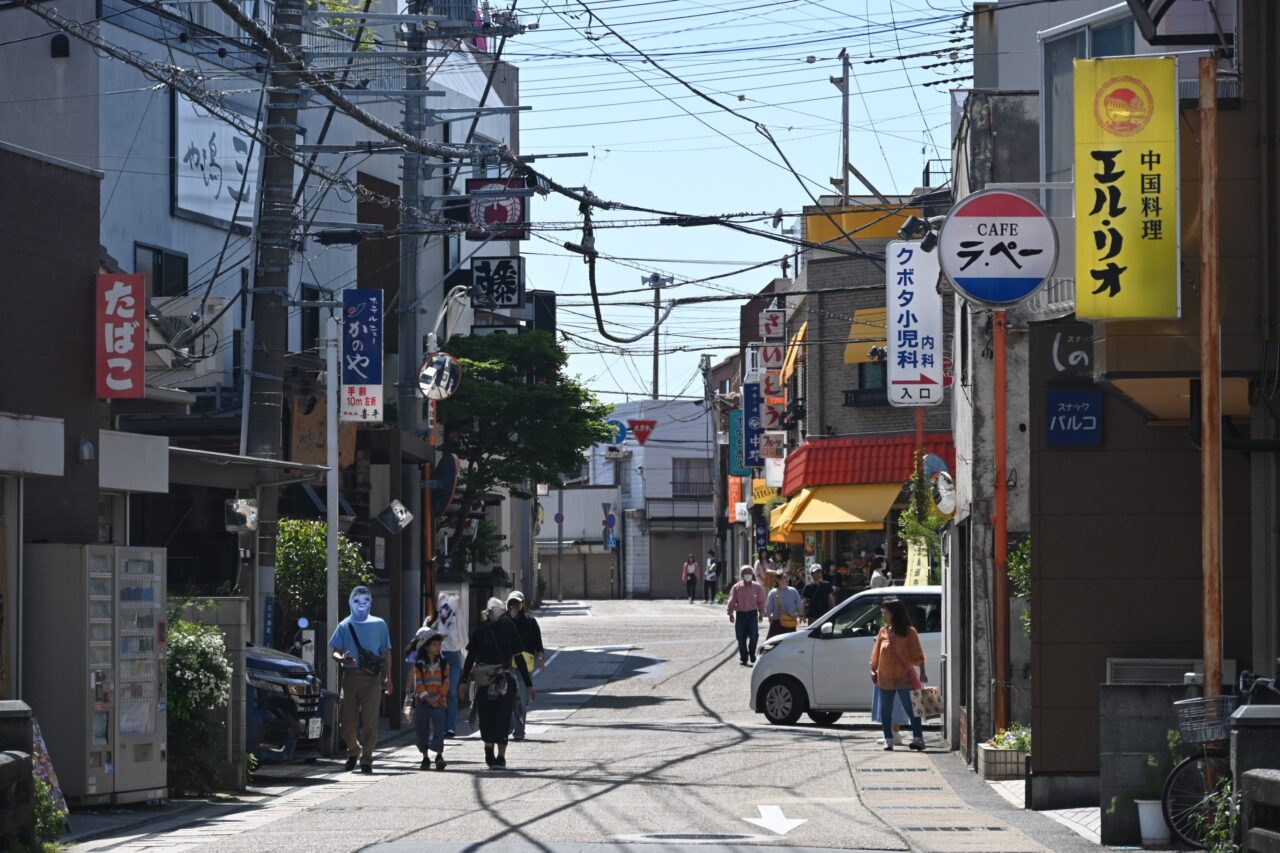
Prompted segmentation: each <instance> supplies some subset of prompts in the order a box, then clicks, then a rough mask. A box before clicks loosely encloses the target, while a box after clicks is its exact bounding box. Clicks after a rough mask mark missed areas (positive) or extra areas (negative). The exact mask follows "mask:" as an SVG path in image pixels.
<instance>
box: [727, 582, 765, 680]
mask: <svg viewBox="0 0 1280 853" xmlns="http://www.w3.org/2000/svg"><path fill="white" fill-rule="evenodd" d="M740 575H741V577H742V580H740V581H738V582H737V583H735V584H734V585H733V589H731V590H729V603H728V605H727V607H726V609H727V610H728V611H729V621H730V622H731V623H733V631H734V634H735V635H736V636H737V638H738V662H739V663H740V664H742V665H743V666H748V663H747V659H748V658H750V660H751V663H755V662H756V644H757V643H758V642H759V641H760V617H761V616H762V615H764V587H762V586H760V584H758V583H756V580H755V572H753V571H752V570H751V567H750V566H743V567H742V569H741V571H740Z"/></svg>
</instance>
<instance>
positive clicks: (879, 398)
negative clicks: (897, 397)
mask: <svg viewBox="0 0 1280 853" xmlns="http://www.w3.org/2000/svg"><path fill="white" fill-rule="evenodd" d="M844 404H845V405H846V406H854V407H857V406H887V405H889V392H888V391H887V390H886V389H884V388H854V389H851V390H849V391H845V392H844Z"/></svg>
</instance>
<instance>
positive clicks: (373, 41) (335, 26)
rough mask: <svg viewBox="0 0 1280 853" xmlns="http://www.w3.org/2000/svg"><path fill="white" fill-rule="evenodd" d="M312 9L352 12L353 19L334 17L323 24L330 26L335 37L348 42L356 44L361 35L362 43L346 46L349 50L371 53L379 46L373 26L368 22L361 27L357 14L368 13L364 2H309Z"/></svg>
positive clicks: (337, 0) (323, 0) (332, 0)
mask: <svg viewBox="0 0 1280 853" xmlns="http://www.w3.org/2000/svg"><path fill="white" fill-rule="evenodd" d="M307 5H308V6H309V7H310V8H311V9H313V10H316V11H322V12H351V13H353V15H352V17H350V18H348V17H345V16H344V17H334V18H329V19H328V20H326V21H323V22H322V23H324V24H326V25H327V26H328V29H329V31H330V32H331V33H333V35H334V36H336V37H339V38H345V39H346V40H347V41H348V42H354V41H355V38H356V34H357V33H358V34H359V35H360V43H359V44H357V45H356V46H355V47H354V48H352V47H350V46H349V45H347V46H345V48H344V49H347V50H358V51H371V50H373V49H374V48H376V47H377V46H378V43H379V40H378V39H377V38H376V37H375V36H374V34H373V31H372V24H371V23H369V22H366V23H365V25H364V26H363V27H361V20H360V18H359V16H358V14H357V13H359V12H363V11H367V9H366V5H365V3H364V0H309V2H308V4H307ZM329 47H331V48H333V49H335V50H336V49H338V48H340V47H343V46H342V45H338V44H334V45H330V46H329Z"/></svg>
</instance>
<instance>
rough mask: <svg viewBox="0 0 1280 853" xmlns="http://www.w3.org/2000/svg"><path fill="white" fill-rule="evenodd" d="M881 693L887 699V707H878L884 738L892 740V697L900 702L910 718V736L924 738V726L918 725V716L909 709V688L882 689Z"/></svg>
mask: <svg viewBox="0 0 1280 853" xmlns="http://www.w3.org/2000/svg"><path fill="white" fill-rule="evenodd" d="M881 695H882V696H883V697H884V698H885V699H887V700H888V702H889V707H888V708H884V707H882V708H881V709H880V725H881V726H882V727H883V728H884V739H885V740H886V741H892V740H893V712H892V711H891V710H890V708H892V707H893V701H894V697H895V696H896V697H897V699H898V701H899V702H901V703H902V708H903V710H905V711H906V712H907V716H908V717H909V718H910V719H911V737H912V738H914V739H915V740H920V741H922V740H924V728H923V727H922V726H921V725H920V718H919V717H917V716H916V715H915V712H914V711H912V710H911V689H910V688H907V687H904V688H903V689H901V690H882V691H881Z"/></svg>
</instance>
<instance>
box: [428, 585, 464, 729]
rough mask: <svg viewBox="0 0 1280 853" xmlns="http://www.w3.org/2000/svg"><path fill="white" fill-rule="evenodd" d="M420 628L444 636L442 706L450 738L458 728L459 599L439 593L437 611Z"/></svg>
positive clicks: (442, 650)
mask: <svg viewBox="0 0 1280 853" xmlns="http://www.w3.org/2000/svg"><path fill="white" fill-rule="evenodd" d="M423 628H430V629H433V630H436V631H439V632H440V633H441V634H443V635H444V640H443V641H442V642H441V645H440V654H441V655H443V656H444V659H445V661H446V662H448V664H449V704H448V705H447V706H446V708H445V715H444V729H445V732H444V734H445V737H453V736H454V735H455V734H456V733H457V731H458V684H459V682H460V681H461V679H462V649H463V647H464V646H465V645H466V638H465V637H464V636H463V634H462V617H461V616H459V615H458V599H457V598H456V597H455V596H452V595H450V594H449V593H447V592H442V593H440V595H439V596H438V597H437V599H436V614H435V616H432V617H431V618H430V619H428V620H427V621H426V622H425V623H423ZM420 633H421V632H420Z"/></svg>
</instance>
